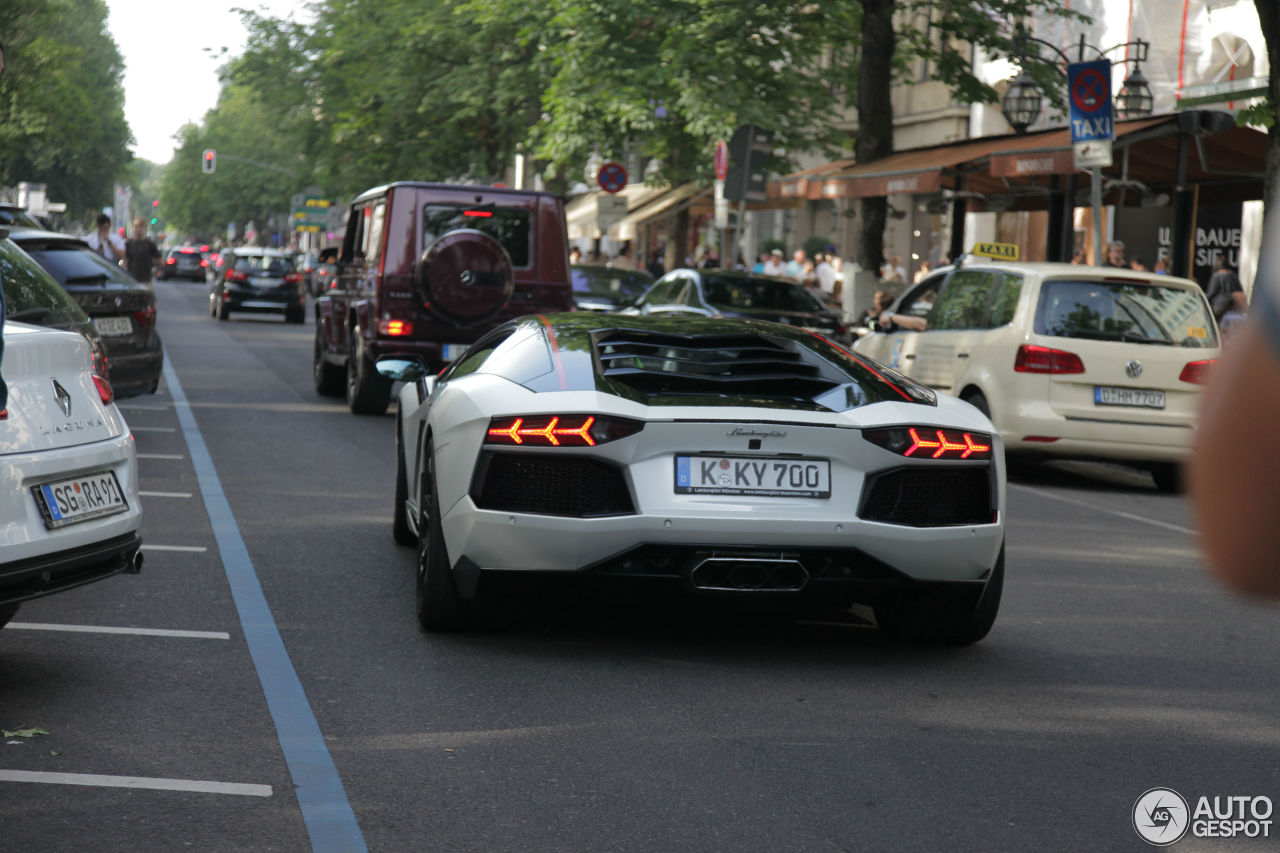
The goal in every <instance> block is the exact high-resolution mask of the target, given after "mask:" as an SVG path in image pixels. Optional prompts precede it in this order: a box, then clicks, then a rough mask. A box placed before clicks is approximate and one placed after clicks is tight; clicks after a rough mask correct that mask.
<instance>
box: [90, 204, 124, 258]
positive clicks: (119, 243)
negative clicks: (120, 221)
mask: <svg viewBox="0 0 1280 853" xmlns="http://www.w3.org/2000/svg"><path fill="white" fill-rule="evenodd" d="M97 228H98V230H97V231H95V232H94V233H92V234H90V235H89V236H88V237H86V238H85V239H84V241H85V242H86V243H88V244H89V248H90V249H93V250H94V251H95V252H97V253H98V254H99V255H102V257H104V258H106V259H107V260H109V261H112V262H113V263H119V262H120V261H121V260H122V259H123V258H124V240H122V239H120V235H119V234H116V233H115V232H113V231H112V230H111V217H110V216H107V215H106V214H105V213H100V214H98V219H97Z"/></svg>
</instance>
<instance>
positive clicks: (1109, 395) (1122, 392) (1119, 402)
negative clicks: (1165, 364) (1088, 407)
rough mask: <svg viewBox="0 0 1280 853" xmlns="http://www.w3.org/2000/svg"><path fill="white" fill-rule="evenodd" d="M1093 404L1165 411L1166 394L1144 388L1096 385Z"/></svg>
mask: <svg viewBox="0 0 1280 853" xmlns="http://www.w3.org/2000/svg"><path fill="white" fill-rule="evenodd" d="M1093 402H1095V403H1097V404H1098V405H1099V406H1136V407H1138V408H1140V409H1163V408H1164V392H1163V391H1150V390H1145V389H1142V388H1109V387H1107V386H1105V385H1095V386H1094V388H1093Z"/></svg>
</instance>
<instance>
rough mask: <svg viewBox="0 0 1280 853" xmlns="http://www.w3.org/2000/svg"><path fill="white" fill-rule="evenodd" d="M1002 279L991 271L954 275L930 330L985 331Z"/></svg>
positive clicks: (932, 313)
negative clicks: (989, 308)
mask: <svg viewBox="0 0 1280 853" xmlns="http://www.w3.org/2000/svg"><path fill="white" fill-rule="evenodd" d="M1001 278H1002V276H1001V275H1000V273H998V272H993V271H991V270H959V271H957V272H955V273H954V274H952V276H951V278H950V279H949V280H948V281H947V286H946V287H944V288H943V289H942V293H940V294H939V295H938V301H937V304H936V305H935V306H934V308H933V311H932V312H931V313H930V314H929V328H930V329H934V330H941V329H983V328H986V327H987V322H988V310H987V309H988V306H989V305H990V304H991V296H992V294H993V292H994V291H995V289H996V286H997V285H998V284H999V283H1000V279H1001Z"/></svg>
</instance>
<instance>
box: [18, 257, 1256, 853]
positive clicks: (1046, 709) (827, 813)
mask: <svg viewBox="0 0 1280 853" xmlns="http://www.w3.org/2000/svg"><path fill="white" fill-rule="evenodd" d="M156 289H157V292H158V294H159V300H160V303H159V305H160V309H159V323H160V330H161V333H162V334H163V336H164V339H165V347H166V350H167V353H168V358H169V362H170V364H171V365H172V367H173V370H174V372H175V374H176V376H177V377H178V379H179V385H180V387H179V388H173V387H170V383H165V385H164V386H163V388H162V392H161V393H160V394H158V395H155V396H153V397H141V398H132V399H129V400H124V401H122V402H121V408H122V411H123V412H124V414H125V416H126V418H127V419H128V421H129V423H130V424H131V426H132V427H133V428H134V429H135V434H136V440H137V446H138V451H139V454H140V459H139V463H138V464H139V468H140V478H141V483H142V488H143V489H144V490H145V491H146V492H148V494H147V495H146V496H145V497H144V499H143V500H144V506H145V527H144V533H145V541H146V543H147V549H148V550H147V551H146V567H145V568H144V570H143V573H142V574H141V575H138V576H122V577H115V578H111V579H108V580H106V581H103V582H101V583H98V584H94V585H91V586H89V587H85V588H82V589H79V590H76V591H73V592H70V593H66V594H62V595H58V596H53V597H50V598H47V599H43V600H39V601H36V602H31V603H29V604H27V605H25V606H24V607H23V608H22V610H21V611H20V612H19V614H18V616H17V618H16V620H15V623H14V624H13V625H11V626H10V627H9V628H7V629H5V630H4V631H3V632H0V728H2V729H4V730H5V731H16V730H20V729H26V730H30V729H33V728H40V729H43V730H45V731H47V732H48V734H34V733H31V732H28V734H30V735H31V736H28V737H22V736H15V735H10V736H6V737H4V738H3V739H0V850H3V851H24V853H25V852H26V851H82V850H84V851H88V850H92V851H174V850H193V851H239V850H244V851H267V850H279V851H305V850H311V849H316V850H335V849H361V848H360V844H361V843H363V844H365V845H367V847H368V849H370V850H377V851H407V850H448V851H485V853H493V851H561V850H563V851H592V853H595V852H596V851H673V850H680V851H790V850H802V851H810V850H813V851H828V850H829V851H846V850H873V851H896V850H903V851H910V850H975V851H978V850H981V851H992V850H1009V851H1028V850H1053V851H1058V850H1143V849H1147V845H1146V844H1145V843H1144V842H1143V841H1142V840H1141V839H1140V838H1139V836H1138V835H1137V833H1136V832H1135V830H1134V828H1133V807H1134V803H1135V801H1136V800H1137V799H1138V797H1139V796H1140V795H1142V794H1143V793H1144V792H1145V791H1147V790H1148V789H1150V788H1154V787H1169V788H1172V789H1174V790H1176V791H1177V792H1179V793H1181V795H1182V796H1183V797H1185V798H1186V799H1187V801H1188V802H1189V804H1190V807H1191V808H1192V809H1194V807H1195V805H1196V801H1197V798H1199V797H1200V796H1208V797H1210V798H1212V797H1214V796H1218V797H1226V796H1233V795H1246V796H1267V797H1270V798H1271V799H1272V800H1273V801H1274V800H1276V799H1280V750H1278V749H1277V747H1278V746H1280V730H1278V729H1277V724H1276V717H1277V711H1276V709H1277V702H1276V684H1277V681H1278V679H1277V676H1278V675H1280V631H1277V625H1278V624H1280V618H1278V617H1280V614H1278V613H1277V611H1276V610H1275V609H1274V608H1270V607H1264V606H1261V605H1257V604H1253V603H1249V602H1245V601H1242V600H1240V599H1237V598H1235V597H1233V596H1231V595H1230V594H1228V593H1226V592H1224V591H1222V590H1221V589H1219V588H1218V587H1217V586H1216V585H1215V583H1214V582H1213V581H1212V579H1211V578H1210V577H1209V576H1208V575H1207V574H1206V572H1205V570H1204V568H1203V565H1202V562H1201V559H1200V557H1199V555H1198V553H1197V551H1196V549H1195V545H1194V537H1193V535H1192V532H1191V530H1190V529H1189V520H1188V512H1187V505H1186V502H1185V500H1184V499H1182V498H1180V497H1178V496H1170V495H1165V494H1161V493H1158V492H1157V491H1155V489H1154V488H1153V487H1152V485H1151V483H1150V480H1149V478H1148V477H1147V476H1146V475H1144V474H1142V473H1139V472H1135V471H1132V470H1130V469H1126V468H1123V467H1120V466H1110V465H1099V464H1089V463H1055V464H1052V465H1046V466H1035V467H1025V468H1020V469H1018V470H1017V471H1016V472H1015V473H1014V475H1013V477H1012V478H1011V483H1010V487H1009V518H1010V524H1009V533H1008V546H1007V556H1008V576H1007V580H1006V586H1005V597H1004V605H1003V608H1002V610H1001V614H1000V618H999V620H998V621H997V623H996V626H995V628H994V630H993V631H992V633H991V635H990V636H989V637H988V638H987V639H986V640H985V641H984V642H982V643H980V644H978V645H976V646H973V647H971V648H965V649H942V648H931V647H920V646H902V645H897V644H894V643H890V642H886V641H883V640H881V639H880V638H879V636H878V635H877V634H876V633H875V632H874V631H873V630H867V629H864V628H858V627H853V626H832V625H817V624H801V625H777V624H765V625H760V624H752V623H750V622H748V621H745V620H741V619H737V620H734V619H717V620H701V619H693V618H689V617H677V616H669V615H667V616H662V615H652V614H643V613H640V614H637V613H632V612H629V611H625V610H617V609H613V610H604V611H594V612H593V611H583V610H582V609H573V610H571V611H569V612H567V613H564V614H562V615H559V616H548V615H545V614H544V615H542V616H538V615H536V614H535V615H533V616H532V617H531V618H527V619H525V620H523V621H522V622H521V623H520V624H519V625H517V626H516V627H514V628H512V629H511V630H508V631H504V632H500V633H479V634H471V635H463V636H426V635H424V634H422V633H420V632H419V630H418V628H417V626H416V622H415V620H414V615H413V602H412V593H413V562H414V555H413V553H412V550H411V549H404V548H400V547H397V546H396V545H395V544H394V543H393V541H392V539H391V487H392V484H393V464H394V459H393V457H394V443H393V442H394V437H393V436H394V419H393V417H392V416H390V415H388V416H386V417H381V418H368V417H357V416H354V415H351V414H350V413H349V412H348V411H347V410H346V407H345V405H344V404H343V402H342V401H340V400H335V399H328V398H320V397H317V396H316V395H315V393H314V392H313V390H312V386H311V369H310V354H311V339H312V329H311V326H310V325H306V326H289V325H285V324H283V323H282V322H281V321H280V320H279V319H278V318H275V317H264V318H253V317H240V316H236V317H233V318H232V320H231V321H230V322H227V323H220V322H217V321H214V320H212V319H209V318H208V316H207V302H206V300H205V294H206V292H207V291H206V289H205V287H204V286H203V285H200V284H195V283H177V282H174V283H160V284H158V285H157V288H156ZM183 399H185V400H186V401H187V406H185V407H184V405H183V403H182V401H183ZM188 410H189V411H190V412H191V414H192V415H193V423H194V425H195V426H196V428H197V429H198V431H199V435H200V437H201V438H202V440H203V446H204V447H205V448H207V454H208V457H209V459H210V460H211V461H212V471H213V473H214V474H215V476H216V478H217V483H218V484H219V486H220V490H218V491H216V492H210V491H209V488H208V487H209V481H208V477H207V476H206V478H205V483H204V485H205V491H204V493H203V496H202V489H201V483H200V482H199V481H198V479H197V475H196V471H197V466H198V465H199V464H200V463H201V459H202V453H203V451H202V450H201V449H200V448H199V447H195V448H193V447H192V446H191V444H190V442H189V440H188V439H189V437H190V433H189V432H188V433H184V429H183V421H182V419H181V417H180V416H181V415H182V413H183V412H185V411H188ZM219 505H225V506H226V507H227V508H228V509H229V511H230V513H231V515H232V516H233V524H232V525H231V526H230V527H229V528H228V527H227V525H226V524H225V520H219V519H220V518H221V517H220V516H218V514H217V511H216V510H217V507H218V506H219ZM211 512H213V514H214V519H215V520H214V521H211ZM215 521H217V522H218V524H220V525H221V526H220V527H219V529H218V531H217V532H215ZM237 537H238V539H237ZM236 541H242V542H243V546H244V550H243V552H242V553H240V552H237V551H236V550H235V548H234V547H233V546H234V543H235V542H236ZM175 549H176V550H175ZM242 558H243V559H242ZM246 566H247V567H248V568H247V571H248V572H249V575H248V577H249V578H250V581H254V580H255V579H256V582H249V583H245V578H246V575H245V572H246ZM233 591H234V593H233ZM255 596H259V598H258V599H257V600H260V601H261V602H262V603H263V605H264V607H265V608H269V612H267V611H265V610H264V611H263V612H257V611H255V610H254V609H253V606H252V605H253V602H254V600H255V598H254V597H255ZM264 613H265V614H266V615H265V618H264V616H263V614H264ZM59 626H62V627H59ZM67 626H72V627H80V628H84V627H86V626H88V627H92V628H97V629H102V628H106V629H112V630H113V631H114V630H115V629H123V632H112V633H105V632H100V631H83V630H68V629H67ZM277 634H278V637H279V639H280V640H281V641H282V643H283V644H282V646H280V647H279V650H278V654H274V653H273V652H272V650H271V644H270V638H271V637H272V636H276V635H277ZM282 661H283V665H282V663H281V662H282ZM295 685H296V687H297V689H298V692H297V693H296V694H291V693H290V689H291V688H292V686H295ZM299 697H301V702H298V701H293V700H296V699H298V698H299ZM307 719H311V720H313V721H314V725H315V727H316V731H317V733H318V735H317V737H316V738H314V739H311V740H308V738H307V729H306V725H305V723H306V720H307ZM282 733H283V734H282ZM320 735H322V738H321V737H320ZM317 747H318V749H317ZM299 756H301V757H299ZM326 761H328V762H330V763H329V764H327V765H326V763H325V762H326ZM326 768H332V773H331V774H330V771H329V770H328V769H326ZM70 782H75V784H68V783H70ZM327 782H331V783H332V784H330V785H329V787H327V788H326V787H325V784H326V783H327ZM295 784H301V786H302V787H301V789H300V790H301V793H298V794H295ZM314 790H322V793H323V792H327V793H325V794H324V796H322V797H321V799H320V800H319V805H312V806H307V805H305V804H304V803H303V801H304V799H306V798H308V797H310V796H311V793H310V792H312V791H314ZM335 791H336V795H335ZM326 797H327V799H326ZM344 809H345V810H346V811H345V812H344ZM348 816H349V817H348ZM1273 829H1274V830H1275V831H1273V832H1272V835H1273V836H1274V835H1276V834H1277V833H1280V827H1275V828H1273ZM344 833H346V834H344ZM353 838H354V841H353V840H352V839H353ZM344 839H345V840H344ZM1277 846H1280V844H1277V841H1276V840H1275V838H1274V837H1272V838H1268V839H1262V840H1258V841H1255V842H1252V843H1249V842H1246V841H1244V840H1242V839H1240V838H1235V839H1222V838H1193V837H1191V836H1190V835H1188V836H1187V837H1186V838H1185V839H1184V840H1183V841H1181V842H1180V843H1179V844H1178V845H1177V846H1176V848H1175V849H1188V850H1209V851H1215V850H1220V851H1228V850H1238V849H1242V848H1243V849H1275V848H1276V847H1277Z"/></svg>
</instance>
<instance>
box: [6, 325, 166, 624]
mask: <svg viewBox="0 0 1280 853" xmlns="http://www.w3.org/2000/svg"><path fill="white" fill-rule="evenodd" d="M0 367H2V368H3V370H4V379H5V383H6V384H7V385H8V386H9V400H8V405H7V406H6V408H5V409H4V410H2V411H0V627H2V626H3V625H4V624H5V623H7V622H8V621H9V620H10V619H12V618H13V615H14V614H15V613H16V612H17V610H18V605H19V604H20V603H21V602H23V601H26V600H28V599H32V598H37V597H39V596H43V595H49V594H51V593H55V592H61V591H63V590H66V589H71V588H73V587H77V586H81V585H83V584H86V583H90V582H91V581H96V580H99V579H101V578H105V577H108V576H110V575H113V574H116V573H117V572H136V571H138V570H139V569H141V568H142V555H141V553H140V549H141V547H142V536H141V533H140V532H139V530H140V526H141V521H142V506H141V504H140V503H139V500H138V485H137V479H136V478H137V463H136V461H135V459H136V453H135V451H134V445H133V436H132V434H130V432H129V427H128V425H127V424H126V423H125V421H124V418H123V417H121V415H120V411H119V409H117V408H116V406H115V404H114V403H113V402H112V400H113V394H112V391H111V386H110V385H109V384H108V383H107V381H106V380H105V379H103V378H102V377H101V376H98V375H97V374H95V373H94V372H93V370H92V368H91V366H90V361H89V344H88V343H87V342H86V341H85V339H84V338H83V337H81V336H80V335H78V334H75V333H73V332H63V331H58V330H54V329H44V328H38V327H36V326H28V325H25V324H23V323H13V322H7V323H5V324H4V361H3V364H2V365H0Z"/></svg>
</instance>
